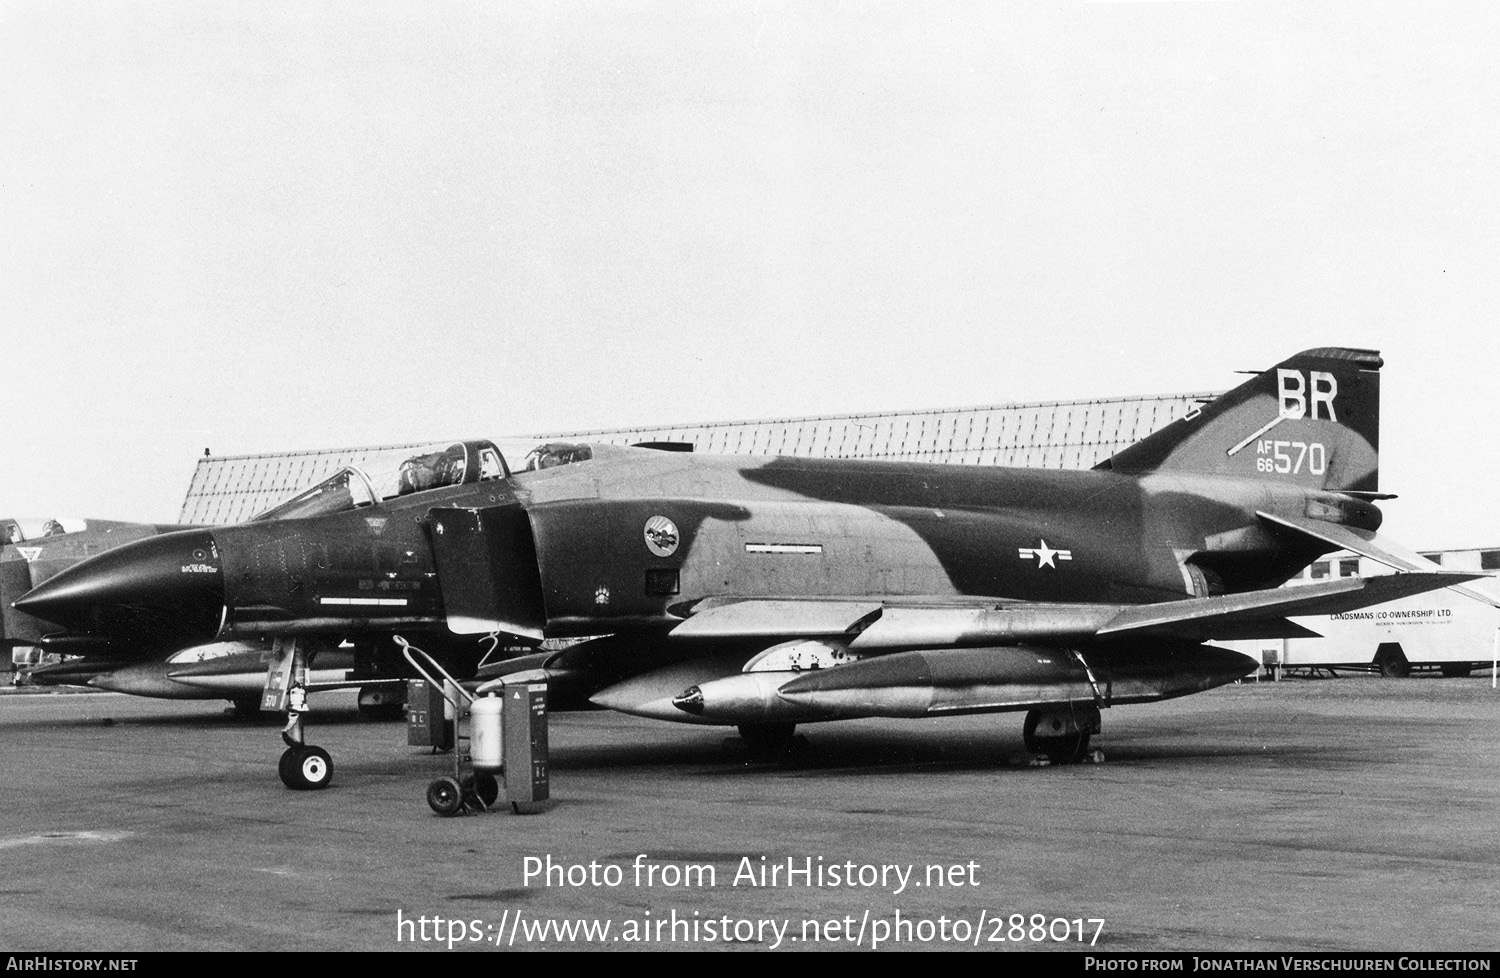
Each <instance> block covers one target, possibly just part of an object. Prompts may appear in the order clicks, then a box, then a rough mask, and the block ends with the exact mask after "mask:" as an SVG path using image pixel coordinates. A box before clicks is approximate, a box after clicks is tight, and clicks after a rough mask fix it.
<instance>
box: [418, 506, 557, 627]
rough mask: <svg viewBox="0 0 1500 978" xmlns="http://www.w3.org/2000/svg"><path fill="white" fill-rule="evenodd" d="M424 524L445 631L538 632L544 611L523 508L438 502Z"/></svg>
mask: <svg viewBox="0 0 1500 978" xmlns="http://www.w3.org/2000/svg"><path fill="white" fill-rule="evenodd" d="M427 530H428V534H429V536H430V537H431V539H432V552H433V556H434V559H435V561H436V564H437V575H438V588H439V589H440V590H441V591H442V595H443V609H444V611H445V612H446V613H447V616H448V630H449V631H451V632H453V633H455V634H458V635H485V634H489V633H490V632H507V633H509V634H512V635H520V636H523V637H526V638H535V639H540V638H542V628H543V626H545V625H546V623H547V613H546V609H545V607H544V606H543V604H542V580H541V575H540V573H539V572H538V571H537V558H536V542H535V540H533V538H532V535H531V521H530V519H528V518H527V516H526V511H525V510H524V509H522V508H521V507H519V506H493V507H490V508H488V509H442V508H437V509H433V510H431V511H430V512H429V513H428V515H427Z"/></svg>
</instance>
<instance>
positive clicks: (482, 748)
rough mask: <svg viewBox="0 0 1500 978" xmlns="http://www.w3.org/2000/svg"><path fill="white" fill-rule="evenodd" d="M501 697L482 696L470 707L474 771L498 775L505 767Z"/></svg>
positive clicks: (470, 732)
mask: <svg viewBox="0 0 1500 978" xmlns="http://www.w3.org/2000/svg"><path fill="white" fill-rule="evenodd" d="M503 703H504V700H503V699H502V698H501V697H499V696H482V697H480V698H479V699H477V700H475V701H474V703H473V705H471V706H470V707H469V755H470V762H471V763H472V764H473V765H474V770H476V771H482V772H484V773H487V774H498V773H499V772H500V769H501V767H502V766H503V765H504V753H503V745H504V739H503V735H502V733H501V722H500V714H501V705H502V704H503Z"/></svg>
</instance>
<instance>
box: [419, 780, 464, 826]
mask: <svg viewBox="0 0 1500 978" xmlns="http://www.w3.org/2000/svg"><path fill="white" fill-rule="evenodd" d="M427 807H428V808H431V809H432V810H433V811H435V812H437V813H438V814H439V815H441V816H443V817H444V818H452V817H453V816H454V815H457V814H458V813H459V812H461V811H463V810H464V790H463V788H462V787H461V786H460V785H459V783H458V782H457V781H455V780H453V779H452V778H438V779H437V780H436V781H434V782H432V784H429V785H428V786H427Z"/></svg>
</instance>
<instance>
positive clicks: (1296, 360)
mask: <svg viewBox="0 0 1500 978" xmlns="http://www.w3.org/2000/svg"><path fill="white" fill-rule="evenodd" d="M1383 363H1384V361H1382V360H1381V359H1380V354H1379V353H1377V352H1376V351H1374V350H1353V349H1344V348H1342V347H1323V348H1319V349H1315V350H1304V351H1303V352H1301V353H1299V354H1297V355H1296V356H1294V357H1292V358H1290V359H1288V360H1284V361H1282V362H1281V363H1278V364H1277V365H1276V366H1275V367H1272V368H1271V369H1270V370H1267V371H1265V372H1264V373H1261V374H1258V375H1256V377H1255V378H1254V379H1253V380H1250V381H1247V382H1246V383H1244V384H1241V385H1240V386H1239V387H1236V388H1235V389H1234V390H1232V391H1230V392H1229V393H1227V394H1224V395H1222V396H1220V397H1217V398H1215V399H1214V400H1212V401H1210V402H1209V403H1208V404H1206V405H1204V406H1203V408H1202V409H1200V410H1198V411H1195V412H1193V413H1192V414H1190V415H1188V416H1187V417H1185V418H1182V419H1181V420H1178V421H1174V422H1172V423H1171V424H1169V425H1167V426H1166V427H1165V428H1163V429H1161V430H1160V431H1157V432H1155V433H1153V434H1151V435H1149V436H1147V437H1146V438H1144V439H1142V440H1141V441H1138V442H1136V443H1135V444H1134V445H1131V446H1130V447H1129V448H1127V449H1125V450H1124V451H1122V452H1120V453H1118V454H1116V455H1114V456H1112V457H1111V458H1108V459H1106V460H1105V461H1103V462H1101V463H1099V465H1097V466H1095V468H1099V469H1111V470H1114V471H1116V472H1125V473H1141V472H1195V473H1203V474H1210V475H1228V476H1237V477H1241V478H1246V479H1274V480H1277V481H1280V482H1287V483H1291V484H1293V485H1298V486H1302V487H1304V488H1307V489H1329V490H1335V491H1344V492H1368V493H1374V492H1378V491H1379V487H1378V482H1379V446H1380V368H1381V366H1382V364H1383Z"/></svg>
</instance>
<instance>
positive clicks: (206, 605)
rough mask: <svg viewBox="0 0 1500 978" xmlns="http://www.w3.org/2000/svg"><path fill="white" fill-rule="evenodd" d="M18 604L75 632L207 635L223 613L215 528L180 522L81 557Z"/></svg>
mask: <svg viewBox="0 0 1500 978" xmlns="http://www.w3.org/2000/svg"><path fill="white" fill-rule="evenodd" d="M15 607H16V608H17V609H19V610H21V611H24V612H26V613H27V614H29V615H35V616H36V617H38V618H42V619H44V620H46V621H49V622H55V623H57V624H59V625H63V626H66V627H67V628H68V629H69V630H70V631H75V632H93V633H105V634H109V635H122V636H139V637H150V638H153V639H156V640H161V641H168V640H177V639H184V638H190V639H197V640H199V641H207V640H208V639H211V638H212V637H213V636H214V635H216V634H217V633H218V631H219V624H220V620H221V618H222V616H223V611H224V575H223V572H222V571H221V569H220V566H219V553H218V548H217V546H216V545H215V543H214V538H213V534H211V533H210V532H209V531H207V530H181V531H178V532H175V533H164V534H162V535H161V536H155V537H150V538H148V539H145V540H138V541H136V542H135V543H128V544H126V545H125V546H123V547H119V548H116V549H114V550H110V551H107V552H105V553H102V554H99V555H98V556H97V557H91V558H89V559H88V560H85V561H83V562H81V563H78V564H75V565H74V566H72V567H69V568H68V569H67V570H64V571H62V572H61V573H59V574H57V575H56V576H54V577H51V578H48V579H47V580H46V581H43V582H42V583H41V584H39V585H38V586H37V587H35V588H33V589H32V590H31V591H30V592H29V593H28V594H27V595H26V596H25V597H24V598H21V599H20V600H19V601H17V602H16V603H15Z"/></svg>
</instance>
